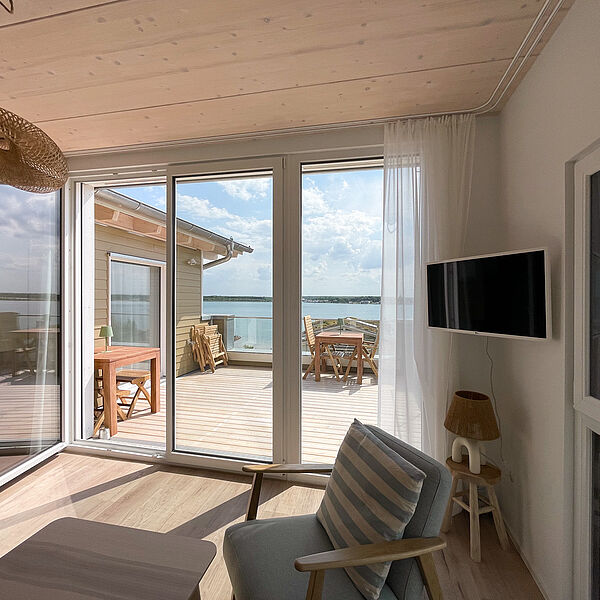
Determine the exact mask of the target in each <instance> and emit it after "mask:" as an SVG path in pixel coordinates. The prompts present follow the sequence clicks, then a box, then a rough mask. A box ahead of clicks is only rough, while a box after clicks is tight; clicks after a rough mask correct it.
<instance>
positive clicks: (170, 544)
mask: <svg viewBox="0 0 600 600" xmlns="http://www.w3.org/2000/svg"><path fill="white" fill-rule="evenodd" d="M215 552H216V547H215V545H214V544H213V543H212V542H207V541H204V540H197V539H192V538H186V537H180V536H177V535H171V534H168V533H166V534H165V533H154V532H153V531H145V530H143V529H132V528H130V527H120V526H118V525H107V524H106V523H96V522H94V521H86V520H84V519H73V518H71V517H66V518H63V519H58V520H57V521H54V522H53V523H50V525H47V526H46V527H44V528H43V529H42V530H40V531H38V532H37V533H36V534H35V535H33V536H31V537H30V538H29V539H27V540H25V541H24V542H23V543H21V544H19V545H18V546H17V547H16V548H14V549H13V550H11V551H10V552H9V553H8V554H6V555H4V556H3V557H2V558H0V596H1V597H2V598H6V599H8V598H10V600H31V599H32V598H40V599H42V598H43V599H44V600H92V599H94V600H98V598H105V599H106V600H117V599H118V600H199V599H200V590H199V589H198V583H199V582H200V580H201V579H202V576H203V575H204V573H205V572H206V569H207V568H208V566H209V565H210V563H211V562H212V560H213V559H214V557H215Z"/></svg>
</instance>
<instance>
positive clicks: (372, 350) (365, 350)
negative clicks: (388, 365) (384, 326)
mask: <svg viewBox="0 0 600 600" xmlns="http://www.w3.org/2000/svg"><path fill="white" fill-rule="evenodd" d="M378 348H379V326H377V333H376V335H375V340H374V341H372V342H363V346H362V356H363V361H367V363H368V364H369V366H370V367H371V370H372V371H373V374H374V375H375V377H379V371H378V369H377V365H376V364H375V356H376V354H377V349H378ZM357 352H358V351H357V349H356V348H355V349H354V352H352V355H351V356H350V358H349V360H348V366H347V367H346V372H345V373H344V381H347V379H348V375H350V369H351V368H352V363H353V362H358V361H357Z"/></svg>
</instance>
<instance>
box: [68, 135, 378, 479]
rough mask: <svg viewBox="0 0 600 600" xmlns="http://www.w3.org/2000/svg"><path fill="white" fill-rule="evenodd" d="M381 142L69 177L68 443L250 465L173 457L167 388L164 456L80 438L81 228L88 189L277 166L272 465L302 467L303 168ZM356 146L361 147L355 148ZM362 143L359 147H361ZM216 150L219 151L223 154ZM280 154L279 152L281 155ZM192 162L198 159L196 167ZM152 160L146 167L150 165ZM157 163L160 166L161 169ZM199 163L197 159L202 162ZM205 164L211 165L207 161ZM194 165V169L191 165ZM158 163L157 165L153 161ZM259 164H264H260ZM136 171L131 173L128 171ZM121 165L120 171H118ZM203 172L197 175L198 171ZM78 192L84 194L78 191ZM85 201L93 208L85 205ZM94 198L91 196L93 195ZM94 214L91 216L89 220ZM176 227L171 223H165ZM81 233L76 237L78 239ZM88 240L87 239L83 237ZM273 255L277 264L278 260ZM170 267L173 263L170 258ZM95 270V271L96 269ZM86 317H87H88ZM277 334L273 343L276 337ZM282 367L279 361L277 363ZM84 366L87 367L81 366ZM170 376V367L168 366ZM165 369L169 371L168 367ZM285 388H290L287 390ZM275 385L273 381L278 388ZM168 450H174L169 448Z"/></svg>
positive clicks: (181, 153) (303, 143)
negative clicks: (278, 348) (72, 208)
mask: <svg viewBox="0 0 600 600" xmlns="http://www.w3.org/2000/svg"><path fill="white" fill-rule="evenodd" d="M382 139H383V136H382V134H381V133H379V132H378V130H377V128H366V129H365V130H364V131H363V132H362V133H356V132H353V133H352V135H348V132H345V131H341V132H335V133H327V134H326V135H325V134H324V135H323V136H316V137H315V136H314V135H311V136H306V138H304V137H302V138H299V139H298V141H297V143H296V142H294V143H292V144H288V143H287V142H286V141H281V142H279V141H278V140H272V139H269V140H259V141H258V142H256V143H252V144H248V143H236V144H233V143H232V144H229V145H228V144H226V145H225V147H224V149H223V148H221V147H220V146H219V147H218V148H217V149H215V147H214V146H211V145H207V146H198V147H195V146H190V147H187V146H182V148H181V149H180V150H179V149H177V148H175V149H173V148H166V149H164V151H163V150H154V149H151V150H148V151H147V152H146V153H144V152H142V154H141V155H140V156H137V155H135V160H134V159H133V158H132V157H131V154H128V153H113V154H109V155H105V154H99V155H98V156H91V157H89V158H85V163H86V165H85V167H86V168H85V169H81V168H80V169H79V170H78V171H77V173H76V175H74V176H73V178H72V185H71V188H69V189H70V196H71V198H72V202H73V203H74V205H76V206H77V214H78V221H77V222H76V223H74V224H73V229H74V232H75V233H74V235H77V236H78V240H77V241H76V242H75V243H74V245H73V257H72V261H71V264H72V265H73V266H74V268H73V269H72V270H71V276H72V279H73V289H74V294H73V297H72V298H71V304H70V307H71V312H72V313H73V319H74V322H75V325H74V330H73V334H72V336H73V337H72V339H73V344H74V346H73V348H74V351H73V357H72V361H73V362H72V363H71V364H72V366H73V373H74V375H73V377H74V384H73V388H72V389H73V392H74V393H72V394H71V395H70V396H69V397H68V398H69V402H68V403H67V408H68V409H69V411H70V413H71V415H72V418H71V429H70V435H69V437H68V441H69V442H70V445H71V446H72V447H74V448H79V449H80V450H81V451H84V452H88V453H93V454H99V455H106V454H109V455H119V456H121V457H123V458H131V459H147V460H153V461H157V462H168V463H172V464H180V465H190V466H195V467H203V468H211V469H218V470H222V471H231V472H240V471H241V469H242V466H243V465H244V464H245V462H247V461H243V460H235V459H229V458H216V457H209V456H202V455H196V454H187V453H183V452H174V451H172V448H173V442H174V440H173V438H172V415H173V413H172V402H173V397H172V393H171V392H170V391H169V387H170V386H169V385H168V386H167V390H168V392H167V403H168V404H167V440H166V442H167V450H166V451H163V450H159V449H152V448H146V447H134V446H131V445H128V444H122V443H118V442H117V441H112V440H111V442H110V444H106V442H102V441H97V440H87V439H81V435H80V434H81V426H80V424H81V422H82V421H81V414H80V404H81V395H80V394H81V391H82V389H83V380H82V376H81V374H82V372H83V371H82V369H83V367H84V364H82V360H81V358H82V357H83V356H88V355H90V354H91V353H93V327H92V328H91V333H90V332H89V331H88V333H87V335H86V327H87V329H89V324H90V323H91V324H93V321H94V319H93V312H91V313H90V312H89V307H87V308H86V305H85V304H83V303H84V302H85V296H86V295H85V294H82V290H83V289H84V287H83V283H84V282H83V281H82V277H85V273H86V268H85V265H84V264H82V259H83V257H82V254H83V253H82V249H83V241H82V240H81V236H82V232H83V229H82V221H84V220H85V219H84V215H83V213H85V212H86V206H87V210H88V211H89V210H93V202H92V203H90V202H89V196H90V194H89V192H88V193H87V194H86V193H85V190H86V189H88V190H91V191H92V192H93V190H94V189H95V188H96V187H104V186H110V185H127V184H133V183H135V184H140V183H148V184H152V183H165V179H166V176H167V171H168V173H169V175H171V176H175V175H185V174H191V175H198V174H202V173H205V172H206V170H207V169H209V168H216V167H217V165H220V166H221V168H220V169H217V170H219V171H220V172H221V173H223V172H227V171H229V172H236V171H248V170H256V169H257V168H258V169H260V167H261V165H262V166H263V167H264V168H270V169H272V165H273V163H274V162H276V163H277V164H278V165H279V166H277V169H278V170H281V173H282V175H283V177H280V181H281V184H280V190H279V192H277V191H276V186H275V182H274V187H273V197H274V206H273V221H274V224H273V236H274V237H273V245H274V247H275V246H276V245H277V247H279V248H280V249H281V250H280V252H277V253H274V256H273V261H274V262H273V268H274V277H273V280H274V285H277V281H278V280H277V279H276V276H275V270H276V269H280V270H282V271H283V272H282V274H281V275H280V276H279V285H278V286H277V289H274V290H273V294H274V298H275V297H279V298H281V300H280V301H279V303H278V306H275V305H274V317H275V315H276V314H278V311H280V314H279V317H278V320H279V321H280V331H279V333H278V336H279V339H280V340H285V352H283V353H279V358H278V359H277V360H280V361H281V362H280V366H279V367H277V369H278V370H280V372H281V375H280V378H279V385H280V386H281V390H280V391H279V392H276V388H274V395H275V394H276V393H278V394H280V397H281V398H282V400H281V402H278V403H277V405H276V406H274V415H273V421H274V430H275V431H276V436H277V437H276V439H274V445H273V458H274V460H277V458H280V460H279V461H278V462H286V463H296V462H299V460H300V449H301V422H302V419H301V379H300V373H301V369H300V364H301V330H300V328H299V323H300V321H301V316H300V315H301V304H300V296H301V262H302V258H301V223H302V216H301V213H302V210H301V190H302V187H301V183H302V180H301V168H302V165H303V164H305V163H316V162H327V163H331V162H336V161H344V160H357V161H360V160H369V159H378V158H380V157H381V156H382V154H383V147H382V145H381V140H382ZM357 140H359V143H358V144H357ZM361 141H362V143H360V142H361ZM316 143H318V144H321V147H322V148H326V149H325V150H321V149H316V148H315V144H316ZM219 148H221V149H220V150H219ZM261 148H262V149H263V150H264V151H265V152H264V153H263V154H262V156H261V157H257V158H252V157H249V154H246V155H245V156H244V155H242V154H241V153H243V152H245V151H250V152H254V153H258V152H259V151H260V149H261ZM270 149H274V150H275V151H276V152H275V153H273V155H272V154H271V153H270V152H267V150H270ZM277 150H279V153H277ZM209 155H210V156H215V155H216V156H219V155H221V156H222V157H223V158H222V160H219V161H218V162H217V161H212V160H210V159H208V158H207V157H208V156H209ZM191 157H197V158H196V160H195V161H194V162H193V163H192V160H191ZM147 159H149V160H147ZM157 159H160V162H156V161H157ZM198 159H199V160H198ZM203 159H206V160H205V161H203ZM83 160H84V159H83V157H77V158H76V159H75V162H77V163H79V164H82V161H83ZM175 160H178V164H174V165H172V166H169V165H170V164H171V161H173V162H174V161H175ZM188 160H189V161H190V162H189V163H188V162H187V161H188ZM153 161H154V162H153ZM261 161H262V162H261ZM132 164H135V165H139V166H137V167H132V166H129V165H132ZM119 165H121V166H119ZM199 169H200V170H199ZM77 188H79V189H77ZM172 191H173V190H172V189H171V186H169V185H167V197H168V196H169V194H170V195H171V203H172ZM86 197H87V198H88V202H86ZM91 197H92V198H93V193H92V194H91ZM277 197H280V198H281V203H279V204H278V203H277V202H276V200H275V199H276V198H277ZM92 214H93V213H92ZM276 221H277V222H278V223H279V224H280V225H279V228H278V229H277V228H276V225H275V222H276ZM168 224H170V226H171V227H173V224H172V223H171V222H170V220H169V221H168ZM77 232H79V233H77ZM83 235H85V234H83ZM169 235H170V238H169V239H170V240H172V239H173V231H171V232H170V234H169ZM169 249H171V252H173V249H172V248H171V245H170V243H169V242H168V244H167V252H169ZM276 256H277V257H278V258H277V260H276ZM167 260H168V261H169V258H167ZM92 271H93V269H92ZM172 282H173V279H172V278H171V276H170V273H169V272H167V283H166V286H165V288H166V289H169V287H170V286H171V285H172ZM171 298H172V295H171V293H168V294H167V331H170V335H171V336H172V335H173V323H172V321H171V317H170V316H169V315H171V316H172V315H173V312H172V308H171V307H170V306H169V303H170V302H171ZM82 304H83V306H82ZM86 310H87V312H86ZM275 335H276V334H275V329H274V331H273V336H274V338H275ZM170 347H171V342H170V341H169V339H167V345H166V348H167V349H168V348H170ZM169 354H170V353H169V352H168V351H167V360H169ZM277 360H276V361H275V362H276V364H277ZM84 362H85V361H84ZM170 368H171V369H173V365H172V364H171V367H170ZM167 369H169V365H168V363H167ZM284 381H285V384H284ZM274 384H275V382H274ZM169 448H170V449H171V450H170V451H169V450H168V449H169ZM290 479H294V480H297V481H300V482H307V483H321V482H322V479H323V477H322V476H315V475H298V476H293V477H290Z"/></svg>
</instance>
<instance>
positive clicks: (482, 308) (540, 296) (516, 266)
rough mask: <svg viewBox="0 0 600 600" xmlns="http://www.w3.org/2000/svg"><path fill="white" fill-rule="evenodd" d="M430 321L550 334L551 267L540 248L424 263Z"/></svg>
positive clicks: (511, 333) (476, 329)
mask: <svg viewBox="0 0 600 600" xmlns="http://www.w3.org/2000/svg"><path fill="white" fill-rule="evenodd" d="M427 305H428V324H429V327H432V328H436V329H446V330H449V331H455V332H459V333H471V334H479V335H490V336H501V337H520V338H529V339H544V338H548V337H550V335H551V333H550V272H549V268H548V257H547V253H546V251H545V250H544V249H535V250H522V251H519V252H505V253H500V254H489V255H485V256H471V257H468V258H461V259H457V260H446V261H442V262H435V263H429V264H427Z"/></svg>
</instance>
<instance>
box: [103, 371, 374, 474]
mask: <svg viewBox="0 0 600 600" xmlns="http://www.w3.org/2000/svg"><path fill="white" fill-rule="evenodd" d="M299 376H300V375H299ZM272 389H273V375H272V371H271V369H268V368H264V367H246V366H244V367H242V366H233V365H230V366H228V367H226V368H223V367H221V368H217V370H216V372H215V373H211V372H210V371H206V372H204V373H201V372H200V371H196V372H194V373H190V374H188V375H184V376H182V377H178V378H177V380H176V400H175V406H176V411H175V412H176V417H175V429H176V440H177V447H178V448H180V449H186V450H188V449H191V450H195V451H199V452H205V453H216V454H221V453H222V454H228V455H232V456H241V457H248V458H251V457H255V458H263V459H267V460H268V459H270V458H271V457H272V438H273V418H272V405H273V396H272ZM161 399H162V402H161V411H160V412H159V413H156V414H150V412H149V408H148V407H146V406H144V404H143V403H142V401H140V403H139V406H140V407H143V410H140V411H139V412H137V414H135V415H134V416H133V417H132V418H131V419H128V420H127V421H124V422H120V423H119V431H118V433H117V435H116V436H113V438H112V439H113V440H116V441H121V442H126V443H127V442H132V443H138V444H142V445H144V444H150V445H163V446H164V443H165V428H166V417H165V415H166V412H165V406H166V387H165V383H164V382H163V383H162V385H161ZM354 418H357V419H359V420H361V421H364V422H366V423H376V422H377V379H376V378H375V377H374V376H373V375H372V374H368V373H365V375H364V377H363V384H362V385H358V384H357V383H356V379H355V378H353V377H350V378H349V380H348V381H347V382H346V383H344V382H340V381H337V380H336V379H335V378H334V376H333V375H332V374H331V373H328V374H325V375H323V376H322V377H321V381H320V382H316V381H315V380H314V377H313V376H312V375H309V377H308V378H307V379H305V380H302V460H303V461H305V462H331V461H332V460H333V459H334V458H335V455H336V454H337V449H338V448H339V445H340V443H341V441H342V439H343V437H344V435H345V433H346V431H347V429H348V427H349V426H350V423H351V422H352V420H353V419H354Z"/></svg>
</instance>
